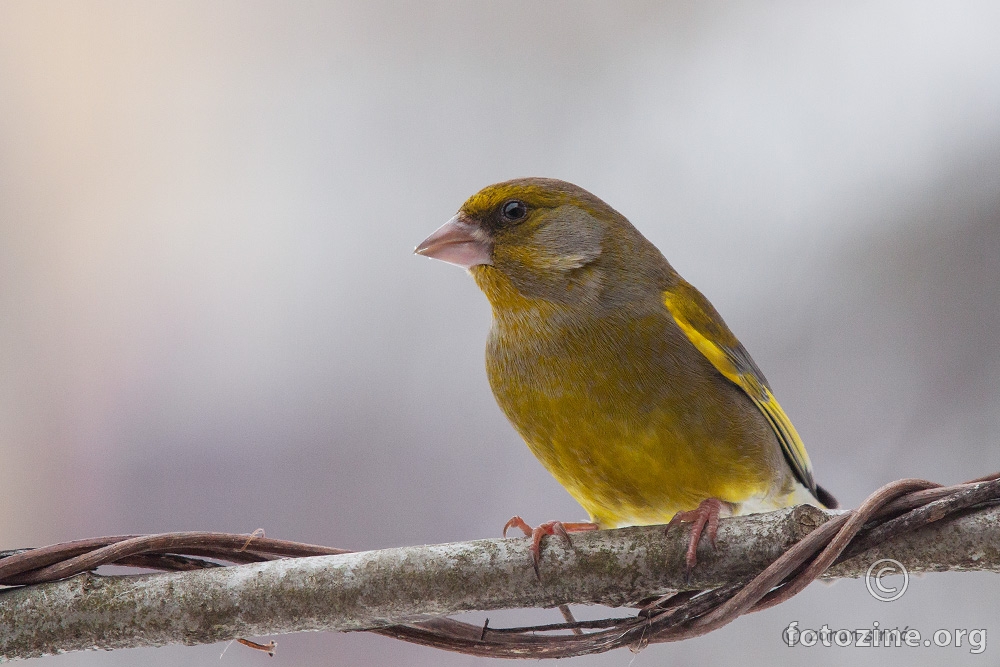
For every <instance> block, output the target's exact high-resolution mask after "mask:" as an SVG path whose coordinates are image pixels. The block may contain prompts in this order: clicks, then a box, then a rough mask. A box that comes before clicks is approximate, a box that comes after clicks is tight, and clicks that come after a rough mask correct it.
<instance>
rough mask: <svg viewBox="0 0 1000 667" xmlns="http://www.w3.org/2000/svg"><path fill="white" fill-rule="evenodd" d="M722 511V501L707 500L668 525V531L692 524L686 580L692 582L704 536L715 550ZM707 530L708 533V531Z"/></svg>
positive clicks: (687, 554) (686, 557)
mask: <svg viewBox="0 0 1000 667" xmlns="http://www.w3.org/2000/svg"><path fill="white" fill-rule="evenodd" d="M721 511H722V501H721V500H719V499H718V498H707V499H705V500H703V501H701V503H700V504H699V505H698V507H697V508H696V509H693V510H690V511H687V512H677V513H676V514H674V516H673V517H672V518H671V519H670V522H669V523H668V524H667V531H669V530H670V527H671V526H673V525H674V524H675V523H680V522H684V521H689V522H691V539H690V541H689V542H688V547H687V552H686V553H685V555H684V564H685V566H686V569H685V573H684V580H685V581H688V582H689V581H691V571H692V570H693V569H694V566H695V565H697V564H698V544H699V543H700V542H701V537H702V534H707V536H708V541H709V543H710V544H711V545H712V548H713V549H714V548H715V536H716V534H717V533H718V532H719V512H721ZM706 529H707V531H706Z"/></svg>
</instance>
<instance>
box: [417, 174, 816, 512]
mask: <svg viewBox="0 0 1000 667" xmlns="http://www.w3.org/2000/svg"><path fill="white" fill-rule="evenodd" d="M418 252H421V253H422V254H427V255H430V256H433V257H439V258H441V259H444V260H445V261H451V262H453V263H456V264H459V265H461V266H465V267H466V268H469V270H470V272H471V274H472V276H473V277H474V278H475V280H476V283H477V284H478V285H479V287H480V288H481V289H482V290H483V292H484V293H485V294H486V296H487V298H488V299H489V301H490V304H491V305H492V308H493V316H494V321H493V327H492V330H491V332H490V336H489V340H488V343H487V353H486V363H487V372H488V376H489V380H490V385H491V387H492V389H493V392H494V395H495V396H496V399H497V402H498V404H499V405H500V407H501V409H502V410H503V411H504V413H505V414H506V415H507V417H508V418H509V419H510V421H511V423H512V424H513V425H514V427H515V428H516V429H517V431H518V432H519V433H520V435H521V436H522V437H523V438H524V441H525V442H526V443H527V445H528V447H529V448H530V449H531V451H532V452H533V453H534V454H535V456H537V457H538V459H539V460H540V461H541V462H542V464H543V465H545V467H546V468H547V469H548V470H549V471H550V472H551V473H552V474H553V475H554V476H555V478H556V479H557V480H558V481H559V482H560V484H562V485H563V486H564V487H565V488H566V489H567V490H568V491H569V493H570V494H571V495H572V496H573V497H574V498H576V499H577V501H578V502H579V503H580V504H581V505H582V506H583V507H584V509H586V510H587V512H588V513H589V514H590V517H591V520H592V521H593V522H595V523H596V524H598V525H599V526H601V527H617V526H623V525H637V524H651V523H662V522H665V521H667V520H669V519H670V518H671V517H673V516H674V514H675V513H677V512H685V511H690V510H693V509H694V508H696V507H698V506H699V504H700V503H702V502H703V501H705V500H707V499H711V498H715V499H718V500H719V501H722V503H723V504H725V506H727V507H728V508H729V510H730V511H731V512H733V513H744V512H748V511H758V510H763V509H770V508H776V507H783V506H788V505H792V504H797V503H800V502H812V503H814V504H817V505H819V504H826V505H828V506H831V505H834V504H835V501H834V500H833V498H832V496H830V495H829V494H828V493H826V492H825V491H824V490H822V489H820V488H818V487H817V486H816V484H815V482H814V481H813V473H812V467H811V465H810V462H809V457H808V455H807V454H806V450H805V447H804V446H803V444H802V440H801V439H800V438H799V436H798V433H797V432H796V431H795V428H794V427H793V426H792V424H791V421H790V420H789V419H788V417H787V415H786V414H785V412H784V411H783V410H782V408H781V406H780V405H779V404H778V402H777V400H776V399H775V398H774V395H773V393H772V392H771V389H770V387H769V385H768V383H767V381H766V379H765V378H764V376H763V374H762V373H761V372H760V370H759V369H758V368H757V366H756V365H755V364H754V362H753V360H752V359H751V358H750V355H749V354H748V353H747V352H746V350H745V349H744V348H743V346H742V345H741V344H740V343H739V341H738V340H737V339H736V337H735V336H734V335H733V334H732V332H731V331H730V330H729V328H728V327H727V326H726V324H725V323H724V322H723V320H722V318H721V317H720V316H719V315H718V313H717V312H716V311H715V309H714V308H713V307H712V305H711V304H710V303H709V302H708V300H707V299H705V297H704V296H702V295H701V293H699V292H698V291H697V290H696V289H695V288H694V287H692V286H691V285H690V284H688V283H687V282H686V281H684V280H683V279H682V278H681V277H680V276H679V275H677V273H676V272H675V271H674V270H673V268H672V267H671V266H670V264H669V263H668V262H667V261H666V259H664V258H663V256H662V255H661V254H660V253H659V251H658V250H657V249H656V248H655V247H654V246H653V245H652V244H650V243H649V242H648V241H647V240H646V239H645V238H644V237H643V236H642V235H641V234H640V233H639V232H638V231H637V230H636V229H635V228H634V227H633V226H632V225H631V224H630V223H629V222H628V221H627V220H626V219H625V218H624V217H623V216H621V215H620V214H619V213H617V212H616V211H614V209H612V208H611V207H609V206H608V205H607V204H605V203H604V202H603V201H601V200H600V199H598V198H597V197H594V196H593V195H591V194H590V193H588V192H586V191H585V190H583V189H581V188H578V187H576V186H574V185H571V184H568V183H564V182H562V181H554V180H547V179H522V180H519V181H509V182H506V183H500V184H497V185H494V186H490V187H488V188H486V189H484V190H482V191H481V192H479V193H478V194H476V195H474V196H473V197H472V198H470V199H469V200H468V201H467V202H466V203H465V204H464V205H463V207H462V209H461V210H460V212H459V214H458V215H457V216H456V218H454V219H453V220H452V221H451V222H449V223H448V225H446V226H445V227H443V228H442V229H441V230H439V231H438V232H436V233H435V235H434V236H432V237H430V238H429V239H428V240H427V241H425V242H424V244H422V245H421V246H420V247H419V248H418Z"/></svg>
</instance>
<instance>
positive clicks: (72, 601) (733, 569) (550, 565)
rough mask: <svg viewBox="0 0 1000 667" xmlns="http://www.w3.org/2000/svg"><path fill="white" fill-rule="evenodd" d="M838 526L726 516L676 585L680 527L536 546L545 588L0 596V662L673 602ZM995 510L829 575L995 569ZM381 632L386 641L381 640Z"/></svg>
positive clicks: (291, 584)
mask: <svg viewBox="0 0 1000 667" xmlns="http://www.w3.org/2000/svg"><path fill="white" fill-rule="evenodd" d="M835 516H837V513H833V512H823V511H820V510H817V509H815V508H812V507H809V506H801V507H797V508H793V509H789V510H780V511H777V512H771V513H768V514H758V515H750V516H744V517H734V518H730V519H724V520H723V521H722V522H721V523H720V527H719V534H718V547H717V549H715V550H714V551H713V550H711V549H710V548H709V547H708V546H707V545H705V544H703V545H702V548H701V549H700V550H699V554H698V555H699V563H698V566H697V567H696V568H695V571H694V573H693V575H692V577H691V581H689V582H686V581H685V580H684V570H685V568H684V553H685V549H686V547H687V540H688V534H689V528H688V527H687V526H682V527H675V528H673V529H671V531H670V532H669V533H668V534H667V535H666V536H665V535H664V528H663V527H662V526H646V527H633V528H622V529H619V530H607V531H595V532H588V533H579V534H574V535H573V537H572V540H573V543H572V547H570V546H568V545H567V544H566V543H565V541H564V540H562V539H561V538H556V537H549V538H546V540H545V542H544V543H543V552H542V563H541V572H542V581H538V580H537V579H536V578H535V574H534V571H533V570H532V567H531V557H530V554H529V550H528V548H529V544H530V540H529V539H528V538H513V539H495V540H478V541H474V542H462V543H454V544H443V545H434V546H418V547H403V548H394V549H382V550H378V551H367V552H361V553H348V554H342V555H334V556H312V557H307V558H287V559H280V560H272V561H268V562H263V563H252V564H247V565H237V566H231V567H219V568H211V569H203V570H198V571H193V572H180V573H163V574H145V575H117V576H100V575H95V574H83V575H79V576H75V577H73V578H71V579H67V580H62V581H55V582H50V583H44V584H35V585H31V586H25V587H19V588H10V589H6V590H3V591H0V659H14V658H29V657H37V656H41V655H47V654H52V653H62V652H66V651H75V650H84V649H93V648H99V649H115V648H127V647H140V646H162V645H165V644H176V643H184V644H204V643H212V642H219V641H226V640H230V639H234V638H237V637H245V636H261V635H275V634H282V633H287V632H298V631H303V630H340V631H349V630H370V629H379V628H382V629H384V628H386V627H387V626H392V625H398V624H405V623H414V622H418V621H422V620H426V619H431V618H434V617H438V616H445V615H452V614H457V613H461V612H467V611H488V610H494V609H508V608H529V607H555V606H557V605H561V604H567V603H576V604H604V605H608V606H627V605H634V604H636V603H638V602H639V601H640V600H644V599H648V598H650V597H654V596H660V595H663V594H665V593H667V592H670V591H681V590H704V589H708V588H717V587H721V586H726V585H729V584H732V583H734V582H740V581H745V580H747V579H749V578H751V577H753V576H754V575H756V574H757V573H759V572H761V571H762V570H763V569H764V568H766V567H767V566H768V565H769V564H770V563H771V562H773V561H774V560H775V559H776V558H777V557H778V556H780V555H781V554H782V553H784V552H785V551H786V550H787V549H788V548H789V547H790V546H792V545H793V544H795V543H796V542H798V541H799V540H800V539H802V538H803V537H804V536H805V535H807V534H809V533H810V532H811V531H813V530H814V529H815V528H817V527H818V526H820V525H822V524H823V523H825V522H827V521H829V520H830V519H831V518H833V517H835ZM998 522H1000V508H998V507H996V506H988V507H985V508H981V509H978V510H975V511H972V512H968V511H967V512H966V513H965V514H963V515H959V516H957V517H954V518H952V519H951V520H949V521H938V522H936V523H931V524H929V525H926V526H924V527H922V528H919V529H917V530H914V531H912V532H908V533H904V534H902V535H897V536H896V537H893V538H892V539H890V540H889V541H887V542H884V543H882V544H879V545H877V546H875V547H873V548H871V549H869V550H867V551H865V552H864V553H861V554H859V555H857V556H855V557H853V558H850V559H848V560H846V561H844V562H842V563H840V564H838V565H835V566H834V567H832V568H831V569H830V570H829V571H828V572H827V573H826V574H825V575H824V577H827V578H838V577H859V576H864V574H865V572H866V570H867V569H868V566H869V565H870V564H871V563H872V562H873V561H874V560H876V559H878V558H882V557H891V558H895V559H896V560H898V561H900V562H902V563H903V564H904V565H905V566H906V567H907V568H908V569H909V571H911V572H928V571H944V570H989V571H994V572H997V571H1000V523H998ZM389 634H391V633H389Z"/></svg>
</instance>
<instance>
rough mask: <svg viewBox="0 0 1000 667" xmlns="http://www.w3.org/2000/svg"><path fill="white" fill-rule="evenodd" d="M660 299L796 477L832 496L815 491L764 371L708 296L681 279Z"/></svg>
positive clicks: (798, 441)
mask: <svg viewBox="0 0 1000 667" xmlns="http://www.w3.org/2000/svg"><path fill="white" fill-rule="evenodd" d="M663 302H664V304H665V305H666V307H667V310H669V311H670V314H671V315H673V318H674V321H675V322H676V323H677V326H678V327H680V329H681V331H683V332H684V335H686V336H687V337H688V340H690V341H691V343H693V344H694V346H695V347H696V348H697V349H698V350H699V351H700V352H701V353H702V354H703V355H705V357H706V358H708V360H709V361H710V362H712V365H713V366H715V368H716V369H718V371H719V372H720V373H722V374H723V375H724V376H725V377H726V378H727V379H728V380H729V381H731V382H732V383H733V384H735V385H737V386H738V387H739V388H740V389H742V390H743V391H744V392H745V393H746V395H747V396H749V397H750V400H751V401H753V403H754V405H756V406H757V409H759V410H760V412H761V414H763V415H764V417H765V418H767V421H768V423H769V424H770V425H771V428H772V429H773V430H774V434H775V435H776V436H777V437H778V442H780V443H781V451H782V452H783V453H784V455H785V460H786V461H788V465H789V466H790V467H791V469H792V472H793V473H794V474H795V477H796V479H798V480H799V482H801V483H802V485H803V486H805V487H806V488H807V489H809V491H810V492H812V494H813V496H816V497H817V498H818V499H820V500H821V501H822V502H823V503H824V504H827V500H826V499H824V498H819V496H820V495H823V496H826V497H827V498H828V499H829V500H833V498H832V496H830V495H829V494H828V493H826V492H825V491H822V490H821V491H819V492H817V488H816V481H815V480H814V479H813V472H812V465H811V464H810V463H809V455H808V454H807V453H806V448H805V445H803V444H802V439H801V438H799V434H798V433H797V432H796V431H795V427H794V426H792V422H791V420H790V419H789V418H788V415H786V414H785V411H784V410H782V409H781V406H780V405H779V404H778V401H777V399H775V398H774V394H772V393H771V387H770V386H769V385H768V383H767V379H766V378H765V377H764V374H763V373H761V371H760V369H759V368H757V364H755V363H754V361H753V359H751V358H750V354H749V353H748V352H747V351H746V349H745V348H744V347H743V345H742V344H741V343H740V341H738V340H737V339H736V336H734V335H733V332H731V331H730V330H729V327H727V326H726V323H725V322H723V320H722V317H720V316H719V313H718V312H716V310H715V308H713V307H712V304H711V303H709V302H708V299H706V298H705V297H704V296H702V294H701V292H699V291H698V290H696V289H695V288H694V287H693V286H692V285H690V284H689V283H687V282H684V281H683V280H682V281H680V282H679V283H678V284H677V285H676V286H675V287H673V288H671V289H670V290H668V291H666V292H664V293H663ZM833 502H834V503H835V502H836V501H833Z"/></svg>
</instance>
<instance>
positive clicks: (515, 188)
mask: <svg viewBox="0 0 1000 667" xmlns="http://www.w3.org/2000/svg"><path fill="white" fill-rule="evenodd" d="M546 181H547V179H524V180H520V181H506V182H504V183H496V184H494V185H489V186H487V187H485V188H483V189H482V190H480V191H479V192H477V193H476V194H474V195H472V196H471V197H469V198H468V199H467V200H466V201H465V203H464V204H462V212H463V213H465V214H466V215H470V216H473V217H475V216H477V215H482V214H485V213H487V212H489V211H492V210H494V209H496V208H497V207H498V206H500V205H501V204H503V203H504V202H506V201H509V200H511V199H518V200H520V201H523V202H524V203H525V204H527V205H528V206H530V207H532V208H540V207H555V206H559V205H560V204H563V203H566V202H567V201H569V200H570V195H569V193H568V192H565V191H561V190H560V189H558V188H556V187H553V186H552V185H551V184H549V183H548V182H546ZM556 183H560V182H559V181H556Z"/></svg>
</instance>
